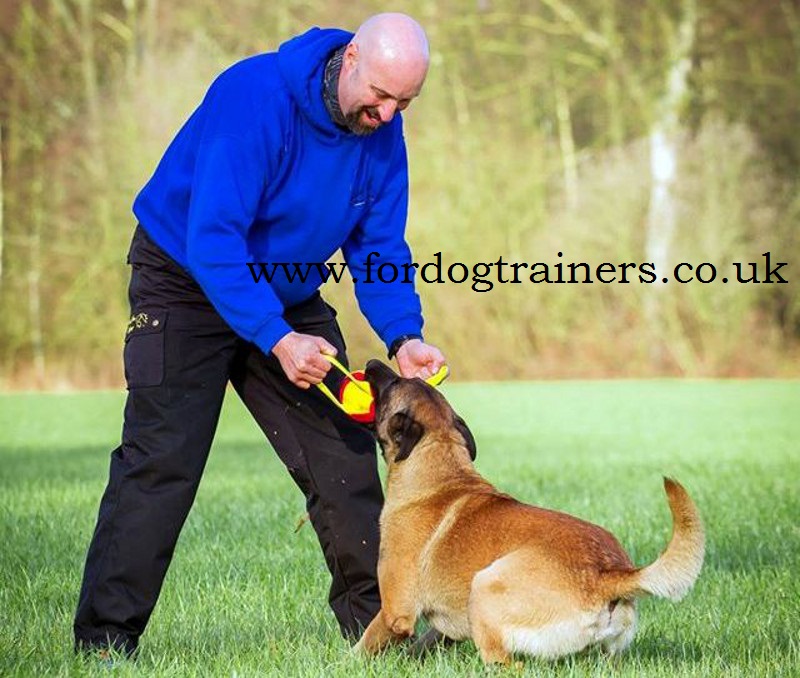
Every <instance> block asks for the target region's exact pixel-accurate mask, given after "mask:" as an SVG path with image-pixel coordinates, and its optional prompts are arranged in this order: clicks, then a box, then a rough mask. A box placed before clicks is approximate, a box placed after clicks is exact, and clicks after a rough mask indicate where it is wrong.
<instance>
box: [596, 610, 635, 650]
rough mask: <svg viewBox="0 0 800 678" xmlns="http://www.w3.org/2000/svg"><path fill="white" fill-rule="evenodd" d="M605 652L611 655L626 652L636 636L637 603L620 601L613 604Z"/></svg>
mask: <svg viewBox="0 0 800 678" xmlns="http://www.w3.org/2000/svg"><path fill="white" fill-rule="evenodd" d="M609 616H610V619H609V624H608V630H607V632H606V637H605V638H604V639H603V640H602V645H603V650H605V652H607V653H608V654H609V655H615V654H619V653H620V652H624V651H625V650H626V649H627V647H628V646H629V645H630V644H631V642H633V637H634V635H635V634H636V601H635V600H620V601H616V602H614V603H611V612H610V615H609Z"/></svg>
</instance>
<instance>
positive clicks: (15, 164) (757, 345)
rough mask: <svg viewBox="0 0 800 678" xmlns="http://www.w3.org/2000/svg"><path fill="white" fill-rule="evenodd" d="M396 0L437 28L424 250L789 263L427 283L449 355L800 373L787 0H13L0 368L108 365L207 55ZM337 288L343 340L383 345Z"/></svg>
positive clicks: (795, 119) (534, 373) (599, 372)
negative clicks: (647, 280)
mask: <svg viewBox="0 0 800 678" xmlns="http://www.w3.org/2000/svg"><path fill="white" fill-rule="evenodd" d="M386 9H393V10H400V11H406V12H408V13H410V14H412V15H414V16H415V17H417V18H418V19H419V20H420V21H421V22H422V23H423V24H424V25H425V27H426V29H427V30H428V32H429V36H430V39H431V42H432V46H433V61H432V69H431V72H430V75H429V79H428V82H427V84H426V87H425V91H424V93H423V96H422V97H421V98H420V99H419V101H418V102H416V103H415V104H414V105H413V106H412V108H411V109H410V111H409V112H408V114H407V115H406V127H407V132H406V136H407V139H408V143H409V150H410V157H411V171H412V210H411V218H410V222H409V240H410V241H411V244H412V247H413V249H414V251H415V255H416V260H417V261H420V262H423V263H424V262H426V261H430V260H432V257H433V253H435V252H442V257H443V259H444V260H445V261H450V262H452V261H462V262H466V263H473V262H478V261H496V260H497V258H498V257H499V256H501V255H502V256H503V258H504V260H506V261H528V262H533V261H545V262H549V263H550V264H554V263H556V262H557V261H558V259H557V254H556V253H557V252H559V251H562V252H563V253H564V260H565V261H587V262H590V263H593V264H594V265H596V264H599V263H602V262H603V261H609V262H613V263H617V264H619V263H621V262H625V261H631V262H637V263H638V262H642V261H651V260H652V259H653V256H654V255H653V256H651V255H652V253H654V252H656V253H657V252H659V251H663V252H666V253H667V254H666V255H665V256H666V261H671V262H677V261H688V262H693V263H695V264H697V263H700V262H703V261H710V262H713V263H715V264H726V265H728V264H729V262H732V261H745V262H749V261H756V260H758V259H759V257H760V255H761V253H762V252H765V251H771V252H772V254H773V261H777V260H780V261H786V262H789V266H788V268H785V269H784V272H787V277H788V279H789V280H790V283H789V284H788V285H765V284H759V285H721V284H711V285H699V284H696V283H695V284H692V285H685V286H679V285H675V284H672V285H663V286H661V285H658V286H649V285H639V284H632V285H620V284H612V285H599V284H594V285H566V286H558V285H533V284H530V283H526V284H522V285H504V286H503V285H496V286H495V288H494V289H493V290H492V291H491V292H486V293H477V292H474V291H472V290H471V289H470V288H469V287H468V285H466V284H464V285H460V286H459V285H453V284H445V285H420V286H419V291H420V293H421V295H422V297H423V303H424V306H425V309H426V318H427V334H428V338H429V339H430V340H431V341H433V342H435V343H437V344H439V345H441V346H442V347H443V348H444V349H445V351H446V352H447V354H448V356H449V358H450V361H451V363H452V366H453V368H454V371H455V373H456V374H457V375H458V376H459V377H465V378H510V377H550V376H635V375H653V374H680V375H692V376H702V375H717V376H733V375H737V376H749V375H765V376H774V375H786V374H797V365H798V364H799V363H798V360H797V357H798V350H797V349H798V339H800V298H799V297H798V295H797V293H796V291H795V290H796V288H797V283H796V280H793V277H794V276H793V271H794V270H795V269H794V268H793V267H794V266H796V262H797V261H798V260H799V259H798V255H800V236H798V228H797V223H798V217H799V216H800V197H798V196H800V192H799V191H798V187H799V186H798V183H800V181H799V179H800V173H798V169H799V168H800V138H798V135H797V129H798V123H800V115H798V113H799V112H800V3H798V1H797V0H663V1H662V0H659V1H658V2H657V1H656V0H640V1H634V0H604V1H603V2H589V1H588V0H477V1H475V2H466V1H462V2H453V1H452V0H445V1H444V2H430V0H412V1H409V2H402V1H398V2H396V3H394V4H393V5H392V6H391V7H388V6H387V5H385V4H384V3H378V2H372V1H364V2H359V3H344V2H338V1H329V2H321V1H319V0H302V1H301V0H285V1H283V2H279V3H268V2H263V1H260V0H259V1H256V0H240V1H237V2H234V3H220V2H217V1H216V0H192V2H188V1H186V0H173V1H171V2H164V1H163V0H160V1H159V0H114V1H112V0H13V1H8V0H6V1H5V2H4V3H3V5H2V8H0V49H2V52H1V54H2V60H1V61H0V91H2V93H3V94H2V103H1V104H0V132H1V133H2V139H1V141H0V151H1V152H2V157H1V158H0V167H2V182H1V183H0V186H2V190H1V191H0V203H1V204H0V215H2V216H1V217H0V262H2V263H1V265H2V268H1V269H0V303H1V304H2V313H1V314H0V385H6V386H11V385H26V386H41V387H49V388H53V387H58V386H59V385H74V384H79V385H90V384H91V385H100V384H118V383H119V382H120V380H121V368H120V357H119V353H120V345H121V340H122V333H123V329H124V326H125V322H126V317H127V302H126V296H125V289H126V284H127V275H128V272H127V269H126V266H125V263H124V255H125V252H126V249H127V244H128V241H129V239H130V234H131V230H132V228H133V225H134V222H133V217H132V215H131V213H130V204H131V202H132V200H133V197H134V196H135V194H136V192H137V191H138V189H139V188H140V187H141V185H142V184H143V183H144V182H145V181H146V180H147V178H148V177H149V175H150V173H151V172H152V170H153V168H154V167H155V163H156V162H157V161H158V159H159V157H160V154H161V153H162V152H163V150H164V148H165V146H166V144H167V143H168V142H169V140H170V139H171V137H172V136H173V135H174V133H175V132H176V130H177V129H178V127H179V126H180V125H181V124H182V123H183V121H184V120H185V119H186V117H187V116H188V115H189V113H190V112H191V111H192V109H193V108H194V106H195V105H196V104H197V102H198V101H199V99H200V98H201V97H202V95H203V93H204V91H205V89H206V88H207V86H208V84H209V83H210V81H211V79H213V77H214V76H215V75H216V74H217V73H218V72H220V71H221V70H222V69H223V68H224V67H226V66H227V65H228V64H230V63H231V62H233V61H235V60H238V59H240V58H242V57H244V56H246V55H249V54H252V53H256V52H260V51H265V50H272V49H275V48H276V47H277V46H278V45H279V44H280V43H281V42H282V41H283V40H285V39H287V38H288V37H290V36H292V35H294V34H296V33H299V32H301V31H303V30H305V29H306V28H308V27H309V26H311V25H323V26H326V25H337V26H341V27H344V28H350V29H355V28H356V27H357V26H358V24H359V23H360V21H361V20H362V19H363V18H364V17H365V16H367V15H369V14H370V13H373V12H375V11H382V10H386ZM659 134H660V135H661V136H660V137H659V136H658V135H659ZM658 139H663V140H666V141H665V143H666V148H667V149H668V151H669V152H670V153H671V156H670V157H673V158H674V159H675V161H676V172H675V175H674V177H671V178H670V179H669V180H668V181H667V182H666V183H664V184H663V186H662V187H663V188H664V190H665V192H666V193H665V195H666V196H667V198H668V206H669V208H670V209H669V210H668V213H669V214H671V216H670V217H665V216H664V215H665V213H659V211H658V209H656V208H654V204H655V203H654V195H655V193H654V189H655V188H658V186H659V183H658V181H659V180H658V177H657V176H656V175H655V174H654V169H653V165H652V163H651V160H652V156H653V152H654V149H655V148H656V146H654V140H658ZM659 248H661V249H659ZM330 287H331V288H333V287H335V288H336V289H328V290H327V296H328V297H329V298H331V299H332V300H333V301H334V303H336V304H337V305H338V306H340V307H341V311H342V313H341V317H342V318H343V319H344V323H345V329H346V333H347V334H348V338H349V343H350V347H351V353H352V354H353V360H354V362H355V363H363V361H364V360H365V359H366V357H367V356H369V355H375V354H380V353H382V347H381V346H379V344H378V342H377V340H376V339H375V338H374V337H373V336H372V335H371V333H370V331H369V330H368V328H367V326H366V324H365V322H364V321H363V320H362V319H361V318H360V317H359V315H358V312H357V310H356V308H355V304H354V302H353V300H352V298H351V297H352V295H351V294H350V290H349V289H348V288H347V286H346V285H338V286H337V285H331V286H330Z"/></svg>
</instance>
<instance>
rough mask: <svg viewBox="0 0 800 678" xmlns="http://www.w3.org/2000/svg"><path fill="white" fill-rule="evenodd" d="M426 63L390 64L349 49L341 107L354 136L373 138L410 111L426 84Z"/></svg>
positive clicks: (351, 47) (342, 86) (340, 89)
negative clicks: (382, 128)
mask: <svg viewBox="0 0 800 678" xmlns="http://www.w3.org/2000/svg"><path fill="white" fill-rule="evenodd" d="M426 71H427V69H426V66H425V64H422V63H402V62H400V63H398V61H396V60H395V61H392V62H388V63H387V62H386V61H385V60H382V59H381V58H379V57H375V58H368V57H366V56H365V55H360V54H359V53H358V49H357V48H356V47H355V45H352V44H351V45H349V46H348V47H347V50H346V51H345V55H344V59H343V61H342V72H341V75H340V77H339V105H340V106H341V108H342V113H344V116H345V120H346V123H347V127H348V128H349V129H350V131H351V132H353V133H354V134H359V135H366V134H372V133H373V132H375V131H376V130H377V129H379V128H380V127H381V126H382V125H385V124H387V123H389V122H391V120H392V118H393V117H394V114H395V113H396V112H397V111H403V110H405V109H406V108H408V106H409V104H410V103H411V101H412V100H413V99H414V98H416V97H417V96H418V95H419V92H420V90H421V89H422V84H423V82H424V81H425V75H426Z"/></svg>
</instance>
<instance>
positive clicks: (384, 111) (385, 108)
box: [378, 101, 397, 123]
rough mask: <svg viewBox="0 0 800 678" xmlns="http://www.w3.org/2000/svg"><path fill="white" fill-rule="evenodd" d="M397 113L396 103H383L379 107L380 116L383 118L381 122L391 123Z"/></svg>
mask: <svg viewBox="0 0 800 678" xmlns="http://www.w3.org/2000/svg"><path fill="white" fill-rule="evenodd" d="M396 112H397V102H396V101H383V102H381V103H380V104H379V105H378V114H379V115H380V116H381V122H383V123H387V122H390V121H391V119H392V118H393V117H394V114H395V113H396Z"/></svg>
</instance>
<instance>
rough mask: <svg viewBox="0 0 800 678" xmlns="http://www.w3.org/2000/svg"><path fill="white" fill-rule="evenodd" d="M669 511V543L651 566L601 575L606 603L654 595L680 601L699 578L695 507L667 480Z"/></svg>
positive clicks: (700, 539)
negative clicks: (670, 534)
mask: <svg viewBox="0 0 800 678" xmlns="http://www.w3.org/2000/svg"><path fill="white" fill-rule="evenodd" d="M664 489H665V490H666V492H667V501H669V510H670V511H671V513H672V539H670V542H669V545H668V546H667V548H666V550H665V551H664V552H663V553H662V554H661V555H660V556H659V557H658V559H657V560H656V561H655V562H654V563H652V564H651V565H647V566H646V567H642V568H639V569H636V570H627V571H622V570H611V571H608V572H605V573H604V574H603V577H602V579H601V582H602V584H601V586H603V588H605V589H606V593H607V595H608V598H609V600H614V599H618V598H632V597H635V596H642V595H648V594H650V595H654V596H659V597H660V598H669V599H670V600H680V599H681V598H683V596H685V595H686V594H687V593H688V592H689V589H691V588H692V585H693V584H694V582H695V580H696V579H697V577H698V575H699V574H700V568H701V567H702V566H703V556H704V554H705V533H704V531H703V523H702V521H701V520H700V514H699V513H698V511H697V507H696V506H695V505H694V502H693V501H692V500H691V497H689V494H688V493H687V492H686V490H685V489H683V486H682V485H681V484H680V483H678V482H677V481H675V480H672V479H671V478H664Z"/></svg>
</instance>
